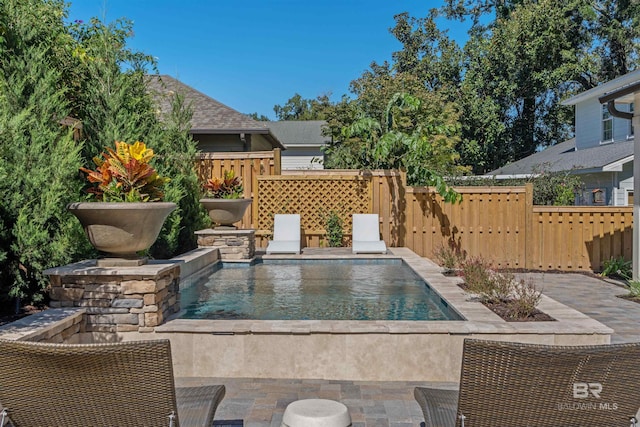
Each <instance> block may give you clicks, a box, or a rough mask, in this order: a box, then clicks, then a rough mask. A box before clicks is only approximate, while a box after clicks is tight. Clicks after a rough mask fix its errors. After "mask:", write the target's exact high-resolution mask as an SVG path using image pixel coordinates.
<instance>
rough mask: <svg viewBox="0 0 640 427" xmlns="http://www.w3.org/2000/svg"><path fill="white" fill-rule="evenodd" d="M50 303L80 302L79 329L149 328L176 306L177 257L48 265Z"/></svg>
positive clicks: (72, 304)
mask: <svg viewBox="0 0 640 427" xmlns="http://www.w3.org/2000/svg"><path fill="white" fill-rule="evenodd" d="M44 273H45V274H46V275H48V276H49V279H50V283H51V289H50V297H51V303H50V306H51V307H52V308H62V307H83V308H85V309H86V314H85V316H86V322H85V324H84V330H83V331H81V332H99V333H118V332H132V331H136V332H152V331H153V330H154V328H155V327H156V326H159V325H160V324H162V322H163V321H164V320H165V319H166V318H167V317H169V316H170V315H172V314H174V313H177V312H178V311H179V310H180V301H179V297H178V289H179V283H180V266H179V263H178V262H168V261H156V262H154V261H150V262H149V263H148V264H146V265H142V266H138V267H97V266H96V261H95V260H89V261H81V262H78V263H75V264H69V265H66V266H63V267H56V268H51V269H48V270H46V271H45V272H44Z"/></svg>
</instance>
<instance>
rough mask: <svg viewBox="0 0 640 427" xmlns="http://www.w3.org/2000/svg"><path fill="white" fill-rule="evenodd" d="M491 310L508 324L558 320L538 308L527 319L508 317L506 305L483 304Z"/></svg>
mask: <svg viewBox="0 0 640 427" xmlns="http://www.w3.org/2000/svg"><path fill="white" fill-rule="evenodd" d="M482 304H484V306H485V307H487V308H488V309H489V310H491V311H493V312H494V313H495V314H497V315H498V316H500V317H502V319H503V320H506V321H507V322H550V321H553V322H555V320H556V319H554V318H553V317H551V316H549V315H548V314H547V313H544V312H542V311H540V310H538V309H537V308H536V309H535V310H534V311H533V313H531V314H530V315H529V316H527V317H519V318H514V317H508V314H507V313H508V311H507V307H506V305H505V304H491V303H484V302H483V303H482Z"/></svg>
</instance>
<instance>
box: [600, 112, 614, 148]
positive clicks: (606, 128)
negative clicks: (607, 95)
mask: <svg viewBox="0 0 640 427" xmlns="http://www.w3.org/2000/svg"><path fill="white" fill-rule="evenodd" d="M610 141H613V117H612V116H611V113H609V109H608V108H607V105H606V104H604V105H603V106H602V140H601V142H610Z"/></svg>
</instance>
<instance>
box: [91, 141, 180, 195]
mask: <svg viewBox="0 0 640 427" xmlns="http://www.w3.org/2000/svg"><path fill="white" fill-rule="evenodd" d="M115 144H116V149H115V150H114V149H112V148H109V147H107V148H106V151H107V152H106V153H102V157H94V158H93V162H94V163H95V164H96V166H97V169H96V170H90V169H87V168H84V167H82V168H80V170H81V171H83V172H84V173H86V174H87V179H88V180H89V182H90V183H91V184H92V186H91V187H90V188H89V189H87V192H88V193H90V194H92V195H93V196H94V197H95V198H96V199H97V200H99V201H103V202H157V201H160V200H162V198H163V197H164V194H163V193H162V190H161V188H162V186H163V185H164V184H165V183H166V182H168V181H169V179H168V178H163V177H161V176H160V175H158V173H157V172H156V170H155V169H154V168H153V167H152V166H151V165H150V164H149V162H150V160H151V159H152V158H153V150H152V149H150V148H147V147H146V145H145V144H144V143H143V142H140V141H136V142H135V143H134V144H127V143H126V142H123V141H116V143H115Z"/></svg>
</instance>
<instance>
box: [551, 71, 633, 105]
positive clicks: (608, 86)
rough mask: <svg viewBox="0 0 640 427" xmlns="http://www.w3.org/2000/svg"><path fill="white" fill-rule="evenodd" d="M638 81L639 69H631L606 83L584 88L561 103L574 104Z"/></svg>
mask: <svg viewBox="0 0 640 427" xmlns="http://www.w3.org/2000/svg"><path fill="white" fill-rule="evenodd" d="M638 82H640V69H638V70H636V71H632V72H630V73H627V74H625V75H623V76H620V77H618V78H616V79H613V80H609V81H608V82H606V83H602V84H600V85H598V86H596V87H594V88H591V89H589V90H585V91H584V92H581V93H579V94H577V95H575V96H572V97H571V98H569V99H567V100H565V101H563V102H562V105H576V104H577V103H579V102H582V101H585V100H587V99H591V98H599V97H601V96H603V95H605V94H607V93H609V92H613V91H615V90H617V89H619V88H621V87H623V86H628V85H631V84H634V83H638Z"/></svg>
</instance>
